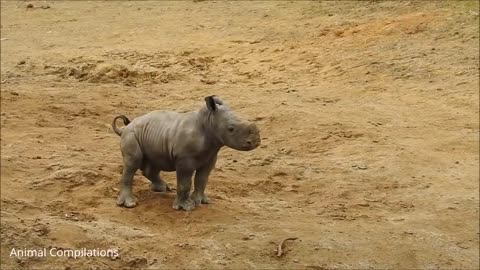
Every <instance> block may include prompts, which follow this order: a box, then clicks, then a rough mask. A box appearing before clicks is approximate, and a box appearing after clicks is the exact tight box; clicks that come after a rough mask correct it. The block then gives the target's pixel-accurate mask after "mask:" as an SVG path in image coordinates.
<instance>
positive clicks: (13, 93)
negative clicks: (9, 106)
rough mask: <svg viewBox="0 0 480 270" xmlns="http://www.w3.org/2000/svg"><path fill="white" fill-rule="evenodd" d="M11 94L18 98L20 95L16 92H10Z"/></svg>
mask: <svg viewBox="0 0 480 270" xmlns="http://www.w3.org/2000/svg"><path fill="white" fill-rule="evenodd" d="M10 94H12V95H13V96H18V95H19V94H18V93H17V92H15V91H12V92H10Z"/></svg>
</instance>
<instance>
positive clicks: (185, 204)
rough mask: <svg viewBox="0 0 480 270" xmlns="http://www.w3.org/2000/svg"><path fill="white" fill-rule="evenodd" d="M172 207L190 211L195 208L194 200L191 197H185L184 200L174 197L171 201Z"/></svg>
mask: <svg viewBox="0 0 480 270" xmlns="http://www.w3.org/2000/svg"><path fill="white" fill-rule="evenodd" d="M172 208H173V209H175V210H182V209H183V210H185V211H192V210H193V209H194V208H195V202H194V201H193V200H191V199H187V200H185V201H179V200H178V199H177V198H175V201H173V205H172Z"/></svg>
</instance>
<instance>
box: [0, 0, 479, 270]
mask: <svg viewBox="0 0 480 270" xmlns="http://www.w3.org/2000/svg"><path fill="white" fill-rule="evenodd" d="M29 3H31V4H32V6H29V5H28V4H29ZM478 24H479V10H478V2H476V1H475V2H465V1H464V2H455V1H453V2H439V1H436V2H433V1H422V2H414V1H395V2H380V1H364V2H356V1H355V2H348V1H339V2H326V1H325V2H314V1H312V2H306V1H305V2H304V1H298V2H297V1H291V2H290V1H279V2H274V1H267V2H247V1H240V2H224V1H182V2H161V1H156V2H146V1H144V2H127V1H80V2H76V1H59V2H42V1H37V2H24V1H19V2H14V1H2V2H1V83H2V84H1V251H2V254H1V262H2V269H21V268H25V269H32V268H39V269H69V268H73V269H105V268H117V269H118V268H120V267H132V268H149V269H158V268H161V269H166V268H186V269H200V268H205V269H223V268H226V269H246V268H261V269H265V268H273V269H278V268H288V269H360V268H361V269H366V268H377V269H380V268H381V269H385V268H397V269H400V268H401V269H407V268H410V269H411V268H443V269H453V268H456V269H460V268H461V269H478V268H479V152H478V150H479V114H478V113H479V93H478V87H479V27H478ZM210 94H216V95H219V96H220V97H222V98H223V99H225V100H226V101H227V102H229V103H230V105H231V106H232V107H233V108H234V109H235V110H236V111H237V112H239V113H241V114H243V115H247V116H249V117H250V118H251V119H253V120H255V121H256V123H257V124H258V126H259V128H260V130H261V133H262V146H261V147H260V148H258V149H256V150H255V151H252V152H237V151H234V150H231V149H226V148H225V149H222V150H221V152H220V154H219V161H218V163H217V168H216V170H215V171H214V172H213V173H212V175H211V177H210V182H209V185H208V187H207V194H208V195H209V196H210V198H211V199H212V203H211V204H210V205H208V206H201V207H197V208H196V209H195V210H194V211H192V212H183V211H174V210H173V209H172V208H171V205H172V202H173V199H174V193H167V194H165V193H154V192H151V191H150V190H149V188H148V180H146V179H145V178H143V177H142V176H141V175H140V173H137V175H136V176H135V183H134V194H135V195H136V196H137V198H138V200H139V201H138V206H137V207H136V208H133V209H126V208H120V207H117V206H116V205H115V198H116V195H117V192H118V187H119V179H120V172H121V169H122V160H121V154H120V149H119V138H118V136H117V135H115V134H114V133H113V132H112V130H111V128H110V126H109V125H110V122H111V120H112V119H113V117H114V116H116V115H118V114H126V115H127V116H129V117H130V118H134V117H136V116H140V115H142V114H144V113H147V112H149V111H152V110H157V109H160V110H176V111H189V110H194V109H197V108H199V107H200V106H202V105H203V98H204V97H205V96H207V95H210ZM162 177H163V178H164V179H165V180H166V181H167V182H168V183H169V184H170V185H171V186H173V187H175V177H174V173H162ZM287 237H298V239H297V240H295V241H289V242H287V243H286V249H287V252H286V254H285V255H284V256H282V257H280V258H278V257H277V256H276V255H275V249H276V246H277V244H278V242H279V241H281V240H282V239H284V238H287ZM52 247H55V248H58V249H82V248H88V249H107V248H112V249H113V248H115V249H118V250H119V257H117V258H105V257H91V258H78V259H73V258H65V257H60V258H59V257H51V256H47V257H40V258H35V257H22V258H15V257H10V256H9V255H10V252H11V250H12V248H17V249H24V248H25V249H40V248H52Z"/></svg>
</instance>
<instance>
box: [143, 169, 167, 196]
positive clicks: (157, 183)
mask: <svg viewBox="0 0 480 270" xmlns="http://www.w3.org/2000/svg"><path fill="white" fill-rule="evenodd" d="M142 174H143V176H145V177H146V178H147V179H148V180H150V182H151V183H150V189H151V190H152V191H155V192H166V191H171V189H170V187H169V186H168V185H167V183H165V181H163V180H162V179H161V178H160V175H159V174H160V170H159V169H156V168H155V167H154V166H152V165H151V164H150V163H147V164H145V168H144V169H143V171H142Z"/></svg>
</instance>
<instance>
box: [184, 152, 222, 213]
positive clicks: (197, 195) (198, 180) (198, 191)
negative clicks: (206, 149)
mask: <svg viewBox="0 0 480 270" xmlns="http://www.w3.org/2000/svg"><path fill="white" fill-rule="evenodd" d="M216 162H217V155H215V156H214V157H213V158H212V160H211V161H210V162H209V163H208V164H206V165H205V166H203V167H201V168H198V169H197V171H196V172H195V189H194V190H193V193H192V196H191V197H190V198H191V199H192V200H193V201H194V202H195V204H196V205H200V204H201V203H203V204H208V203H209V199H208V197H207V196H205V187H206V186H207V182H208V176H209V175H210V173H211V172H212V170H213V168H215V163H216Z"/></svg>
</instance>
